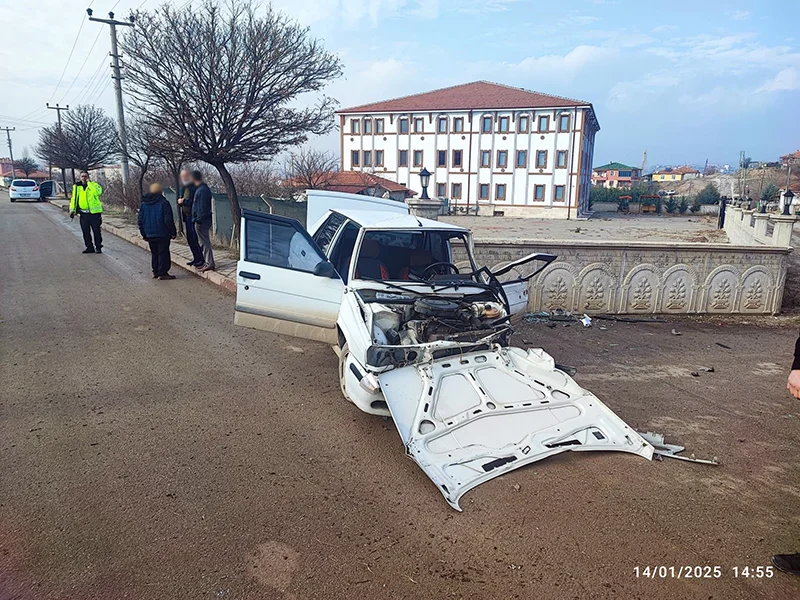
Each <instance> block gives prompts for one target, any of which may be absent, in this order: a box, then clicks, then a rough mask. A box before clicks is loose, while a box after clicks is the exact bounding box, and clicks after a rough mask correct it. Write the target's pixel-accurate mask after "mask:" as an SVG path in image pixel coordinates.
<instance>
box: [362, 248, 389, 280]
mask: <svg viewBox="0 0 800 600" xmlns="http://www.w3.org/2000/svg"><path fill="white" fill-rule="evenodd" d="M380 253H381V245H380V244H379V243H378V242H377V241H376V240H369V239H365V240H364V241H363V242H361V250H360V252H359V253H358V262H357V263H356V279H389V269H387V268H386V265H385V264H383V263H382V262H381V261H380V260H379V259H378V256H380Z"/></svg>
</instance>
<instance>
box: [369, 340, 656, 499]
mask: <svg viewBox="0 0 800 600" xmlns="http://www.w3.org/2000/svg"><path fill="white" fill-rule="evenodd" d="M379 380H380V385H381V389H382V391H383V394H384V396H385V398H386V402H387V403H388V405H389V410H390V411H391V413H392V418H393V419H394V422H395V425H396V426H397V429H398V431H399V433H400V436H401V437H402V439H403V442H404V443H405V445H406V448H407V451H408V453H409V455H410V456H411V457H412V458H413V459H414V460H415V461H416V462H417V464H418V465H419V466H420V467H421V468H422V470H423V471H425V474H426V475H427V476H428V477H430V479H431V480H432V481H433V482H434V483H435V484H436V486H437V487H438V488H439V490H440V491H441V492H442V494H443V495H444V497H445V499H446V500H447V502H448V503H449V504H450V505H451V506H452V507H453V508H455V509H456V510H461V508H460V506H459V500H460V499H461V497H462V496H463V495H464V494H465V493H466V492H468V491H469V490H470V489H472V488H474V487H475V486H477V485H480V484H481V483H483V482H485V481H488V480H490V479H493V478H495V477H497V476H499V475H502V474H503V473H506V472H508V471H511V470H512V469H517V468H519V467H522V466H524V465H527V464H530V463H532V462H535V461H538V460H542V459H543V458H547V457H548V456H552V455H553V454H559V453H561V452H567V451H570V450H576V451H588V450H619V451H622V452H630V453H632V454H638V455H639V456H642V457H644V458H646V459H648V460H650V459H652V456H653V447H652V446H651V445H650V444H649V443H648V442H647V441H646V440H645V439H644V438H642V437H641V436H640V435H639V434H638V433H636V432H635V431H634V430H633V429H632V428H631V427H629V426H628V425H626V424H625V422H624V421H622V419H620V418H619V417H618V416H617V415H615V414H614V413H613V412H612V411H611V410H610V409H609V408H608V407H607V406H606V405H605V404H603V403H602V402H601V401H600V400H598V399H597V397H595V396H594V395H593V394H591V393H590V392H588V391H586V390H584V389H583V388H581V387H580V386H579V385H578V384H577V383H575V381H574V380H573V379H572V378H571V377H569V376H568V375H567V374H566V373H564V372H563V371H560V370H558V369H557V368H556V367H555V364H554V361H553V359H552V357H550V355H548V354H547V353H545V352H544V351H543V350H539V349H536V350H528V351H525V350H521V349H519V348H500V347H497V348H495V349H492V350H487V351H481V352H471V353H468V354H463V355H460V356H453V357H449V358H444V359H438V360H434V361H432V362H427V363H422V364H417V365H411V366H407V367H402V368H398V369H394V370H392V371H388V372H386V373H383V374H382V375H380V377H379Z"/></svg>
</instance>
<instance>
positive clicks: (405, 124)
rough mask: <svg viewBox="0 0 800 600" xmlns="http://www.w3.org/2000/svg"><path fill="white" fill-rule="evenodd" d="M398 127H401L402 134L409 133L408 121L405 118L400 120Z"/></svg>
mask: <svg viewBox="0 0 800 600" xmlns="http://www.w3.org/2000/svg"><path fill="white" fill-rule="evenodd" d="M398 126H399V127H400V133H408V119H406V118H405V117H403V118H402V119H400V120H399V122H398Z"/></svg>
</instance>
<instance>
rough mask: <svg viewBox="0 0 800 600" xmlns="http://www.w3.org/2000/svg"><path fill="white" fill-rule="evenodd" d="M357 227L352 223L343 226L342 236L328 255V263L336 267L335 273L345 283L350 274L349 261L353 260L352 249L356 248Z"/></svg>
mask: <svg viewBox="0 0 800 600" xmlns="http://www.w3.org/2000/svg"><path fill="white" fill-rule="evenodd" d="M358 230H359V227H358V225H356V224H355V223H353V222H352V221H351V222H349V223H348V224H347V225H345V227H344V229H343V230H342V234H341V235H340V236H339V238H338V239H337V240H336V245H335V246H334V247H333V249H332V250H331V253H330V261H331V262H332V263H333V266H334V267H336V272H337V273H339V275H340V276H341V277H342V279H343V280H344V282H345V283H347V277H348V273H349V272H350V261H351V260H352V258H353V249H354V248H355V246H356V238H357V237H358Z"/></svg>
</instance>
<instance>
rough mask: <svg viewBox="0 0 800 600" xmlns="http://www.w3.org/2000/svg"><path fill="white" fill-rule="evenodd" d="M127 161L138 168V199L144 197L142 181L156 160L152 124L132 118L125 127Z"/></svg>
mask: <svg viewBox="0 0 800 600" xmlns="http://www.w3.org/2000/svg"><path fill="white" fill-rule="evenodd" d="M126 130H127V133H128V159H129V160H130V161H131V162H132V163H133V164H134V165H135V166H136V167H137V168H138V173H137V175H138V177H137V180H138V183H139V197H141V196H144V180H145V177H146V176H147V172H148V170H149V169H150V168H151V166H153V163H154V161H156V160H158V158H159V154H158V149H157V148H158V147H157V137H158V128H157V127H156V126H155V125H153V124H152V123H150V122H148V121H146V120H144V119H142V118H134V119H133V120H132V121H130V122H129V123H128V125H127V127H126Z"/></svg>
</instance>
